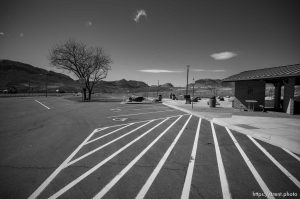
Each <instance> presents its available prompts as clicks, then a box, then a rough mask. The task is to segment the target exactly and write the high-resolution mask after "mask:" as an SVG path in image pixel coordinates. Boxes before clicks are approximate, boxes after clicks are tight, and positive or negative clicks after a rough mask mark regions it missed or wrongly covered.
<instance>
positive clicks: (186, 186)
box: [29, 114, 300, 199]
mask: <svg viewBox="0 0 300 199" xmlns="http://www.w3.org/2000/svg"><path fill="white" fill-rule="evenodd" d="M184 115H189V118H188V119H187V120H186V121H185V123H184V124H183V125H182V126H181V127H180V128H181V130H180V131H179V132H178V134H177V135H176V138H175V139H174V140H172V141H170V142H172V143H171V145H170V146H169V147H168V149H167V150H166V151H164V155H163V157H162V158H161V159H160V160H159V163H158V164H157V165H155V169H154V170H153V171H152V170H151V171H152V173H151V175H150V176H148V179H147V180H146V182H145V183H144V185H143V187H142V188H141V189H140V190H139V192H138V193H137V195H136V198H139V199H140V198H144V197H145V196H146V194H147V192H148V191H149V189H150V187H151V186H152V184H153V182H154V181H155V179H156V178H157V176H158V175H159V173H160V171H161V170H162V168H163V165H164V164H165V163H166V161H167V159H168V157H169V156H170V154H171V152H172V151H173V149H174V147H175V146H176V144H177V143H178V140H179V139H180V137H181V135H182V134H183V133H184V132H185V129H186V127H187V126H188V125H191V123H189V121H190V119H191V118H192V115H190V114H181V115H173V116H168V117H164V118H156V119H151V120H144V121H137V122H130V123H127V124H118V125H113V126H107V127H101V128H97V129H95V130H94V131H93V132H92V133H91V134H90V135H89V136H88V137H87V138H86V139H85V140H84V141H83V142H82V143H81V144H80V145H79V146H78V147H77V148H76V149H75V151H74V152H72V153H71V155H70V156H69V157H68V158H67V159H66V160H65V161H64V162H63V163H62V164H61V165H60V166H59V167H58V168H57V169H56V170H55V171H54V172H53V173H52V174H51V175H50V176H49V177H48V178H47V179H46V180H45V181H44V182H43V183H42V184H41V185H40V186H39V187H38V188H37V189H36V190H35V191H34V192H33V193H32V194H31V195H30V196H29V198H30V199H34V198H37V197H39V195H40V194H41V193H42V192H43V190H45V188H46V187H47V186H48V185H49V184H50V183H51V182H52V181H53V180H54V179H56V176H57V175H58V174H59V173H60V172H61V171H63V170H64V169H66V168H67V167H68V166H71V165H73V164H75V163H76V162H78V161H80V160H82V159H84V158H85V157H87V156H90V155H92V154H94V153H96V152H97V151H99V150H102V149H103V148H104V147H106V146H108V145H110V144H113V143H114V142H116V141H118V140H120V139H122V138H124V137H125V136H127V135H129V134H131V133H133V132H135V131H137V130H138V129H141V128H142V127H145V126H146V125H148V124H150V123H153V122H154V121H157V122H156V123H158V124H156V125H155V126H153V125H154V124H153V125H151V126H153V127H151V126H150V125H149V126H147V127H145V128H144V131H145V132H144V133H143V134H141V133H142V132H141V133H139V134H138V135H135V136H134V138H132V139H133V140H132V141H129V143H127V144H126V145H125V146H123V147H121V148H117V149H116V150H117V151H116V152H112V153H113V154H111V155H109V156H108V157H107V158H105V159H104V160H102V161H101V162H95V165H94V166H92V168H89V169H88V170H87V171H86V172H84V173H82V174H81V175H80V176H79V177H77V178H75V179H74V178H73V179H72V180H71V181H69V182H67V183H66V184H65V185H64V187H60V189H59V190H58V191H57V192H56V193H52V194H53V195H52V196H51V197H50V198H52V199H54V198H57V197H60V196H61V195H62V194H64V193H65V192H67V191H69V190H70V189H71V188H72V187H74V186H75V185H76V184H78V183H79V182H81V181H82V180H84V179H85V178H87V177H88V176H89V175H91V174H92V173H93V172H95V171H96V170H97V169H99V168H100V167H102V166H103V165H104V164H106V163H107V162H108V161H110V160H111V159H112V158H114V157H116V156H117V155H118V154H120V153H121V152H122V151H124V150H125V149H126V148H128V147H129V146H131V145H133V144H135V143H136V142H137V141H138V140H139V139H141V138H142V137H144V136H145V135H147V134H148V133H150V132H151V131H153V130H154V129H155V128H157V127H158V126H160V125H162V124H163V123H164V122H166V121H167V120H169V119H170V118H174V121H173V120H172V121H173V122H172V123H171V122H169V123H171V124H168V125H169V126H168V127H164V130H163V129H162V130H161V131H162V132H161V133H160V132H157V135H158V136H157V137H155V139H154V140H153V141H151V143H150V144H149V145H147V146H145V147H146V148H144V149H142V151H141V152H140V153H139V154H137V155H136V156H135V157H133V160H131V162H130V163H129V164H127V165H124V166H125V167H124V168H122V170H121V171H120V172H119V173H118V174H115V175H114V176H113V177H112V179H111V180H110V181H109V182H108V183H107V184H106V185H105V186H104V187H99V190H100V191H99V192H98V193H97V194H96V195H95V196H94V198H95V199H98V198H102V197H103V196H105V195H106V194H107V193H108V192H109V191H110V190H111V189H112V188H113V187H114V186H116V184H117V183H118V182H119V181H120V180H121V178H123V177H124V178H125V177H126V176H125V174H126V173H127V172H128V171H130V170H133V169H134V165H135V164H136V163H137V162H138V161H139V160H140V159H141V158H142V157H143V156H144V155H145V154H146V153H147V152H148V151H149V150H151V149H152V148H153V146H154V145H155V144H156V143H157V142H158V141H159V139H161V138H162V136H164V135H165V134H166V133H167V132H170V128H172V127H173V126H174V125H175V124H176V123H177V122H178V121H179V120H180V119H181V118H182V117H183V116H184ZM201 121H203V119H201V118H199V120H198V126H197V130H196V133H195V136H194V142H193V146H192V151H191V152H190V159H189V162H186V163H185V164H187V166H188V167H187V173H186V175H185V178H184V179H183V180H182V185H183V186H182V190H179V192H180V193H178V194H181V198H182V199H187V198H189V197H190V192H191V186H192V180H193V175H195V174H194V173H195V172H196V171H194V166H195V162H196V155H197V154H196V153H197V147H199V146H198V141H199V134H200V128H201ZM133 125H135V126H134V127H132V126H133ZM127 127H131V128H130V129H129V128H128V129H127ZM208 127H209V126H208ZM112 128H113V129H112ZM132 128H135V129H133V130H131V129H132ZM209 129H211V131H212V137H213V140H214V148H215V152H216V153H215V154H213V155H216V158H217V164H218V171H219V172H216V173H217V174H219V178H220V183H221V186H219V185H217V186H216V187H214V188H216V189H219V190H220V189H221V191H222V196H223V198H225V199H229V198H231V197H234V195H231V193H230V187H229V183H228V179H227V176H226V173H225V168H224V165H223V159H222V156H221V152H223V147H221V148H220V147H219V143H220V144H222V140H220V138H219V141H218V137H217V133H221V131H220V132H219V131H218V128H216V129H215V125H214V123H213V122H210V128H209ZM225 129H226V131H227V133H226V132H225V134H226V135H227V136H228V135H229V137H230V138H231V140H232V141H233V143H232V144H231V146H233V147H236V149H238V151H239V153H240V154H241V156H240V158H242V159H243V160H242V159H241V161H244V162H245V163H246V165H247V167H248V168H249V170H250V171H251V173H252V175H253V176H254V179H255V180H254V179H253V178H252V176H251V180H252V181H253V183H256V182H257V184H258V185H259V186H260V188H261V190H262V191H263V193H264V194H265V196H266V197H267V198H269V199H273V198H274V197H273V196H272V194H270V193H271V191H270V190H269V188H268V185H267V184H266V183H265V181H264V179H262V177H261V176H260V175H263V172H261V173H258V171H257V170H256V169H258V170H259V168H255V167H254V165H253V164H252V162H251V160H250V159H249V158H248V156H247V154H246V153H247V151H244V150H243V149H242V148H241V146H240V144H239V143H238V141H237V139H236V138H235V136H234V134H233V133H232V132H231V131H230V129H228V128H227V127H225ZM120 131H122V133H121V135H117V134H116V136H118V137H117V138H111V139H110V140H109V141H107V142H105V143H104V144H103V145H101V146H95V147H97V148H95V149H93V150H91V151H88V152H87V153H86V154H83V155H81V156H80V157H76V158H75V159H73V158H74V157H75V155H76V154H77V153H78V152H79V151H80V150H81V149H82V148H83V147H84V146H86V145H88V144H90V143H93V142H95V141H97V140H100V139H102V138H104V137H108V136H109V135H111V134H114V133H117V132H120ZM216 131H217V132H216ZM103 132H104V133H103ZM222 132H223V131H222ZM158 133H160V134H158ZM97 134H99V135H98V136H99V137H96V135H97ZM200 136H201V135H200ZM210 136H211V134H210ZM245 137H246V136H245ZM248 138H249V139H250V140H248V139H246V140H247V143H248V144H249V142H250V143H251V145H252V142H253V143H254V144H255V145H253V147H254V148H256V147H258V148H259V149H260V150H261V151H262V152H263V153H261V156H262V158H263V159H267V158H269V159H270V160H271V162H272V163H274V164H275V165H276V166H277V167H278V168H279V169H280V170H281V172H283V173H284V174H285V175H286V176H287V177H288V178H289V179H290V180H291V181H292V182H293V183H294V184H295V185H296V186H297V187H298V188H300V183H299V181H298V179H296V178H295V177H294V176H293V175H292V174H291V173H289V171H288V170H287V169H285V168H284V167H283V166H282V165H281V164H280V163H279V161H277V160H276V159H275V158H274V157H273V156H272V155H271V152H272V151H270V153H269V152H268V151H267V150H266V149H265V148H263V146H262V145H261V144H259V143H258V142H257V141H256V140H255V139H253V138H252V137H251V136H248ZM199 142H200V141H199ZM117 144H118V143H117ZM137 144H139V142H138V143H137ZM189 144H190V145H191V144H192V142H191V143H189ZM233 144H234V145H233ZM116 146H117V145H116ZM200 146H201V144H200ZM282 149H283V150H284V151H286V152H287V153H288V154H289V155H291V156H293V157H294V158H295V159H293V161H295V162H296V163H298V162H297V161H300V158H299V157H298V156H297V155H295V154H294V153H292V152H290V151H289V150H287V149H285V148H282ZM248 155H249V154H248ZM223 156H224V157H223V158H225V159H226V158H227V157H228V156H226V153H224V154H223ZM266 156H267V157H266ZM290 159H291V158H289V160H290ZM96 161H97V160H96ZM98 161H100V160H98ZM246 169H247V168H246ZM229 170H230V169H228V171H227V167H226V171H227V172H229ZM101 171H102V170H100V172H101ZM278 172H280V171H279V170H278ZM197 175H198V174H197ZM250 175H251V174H250ZM296 176H297V174H296ZM180 183H181V181H180ZM95 186H97V185H95ZM256 186H257V185H256ZM269 186H271V185H269ZM272 191H273V192H274V190H272ZM288 191H289V190H288ZM233 193H234V190H232V194H233ZM250 194H251V193H250Z"/></svg>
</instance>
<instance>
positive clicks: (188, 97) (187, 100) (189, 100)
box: [184, 95, 191, 104]
mask: <svg viewBox="0 0 300 199" xmlns="http://www.w3.org/2000/svg"><path fill="white" fill-rule="evenodd" d="M184 99H185V103H186V104H191V96H190V95H184Z"/></svg>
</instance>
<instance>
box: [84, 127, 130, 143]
mask: <svg viewBox="0 0 300 199" xmlns="http://www.w3.org/2000/svg"><path fill="white" fill-rule="evenodd" d="M131 125H133V123H129V124H127V125H125V126H123V127H121V128H118V129H116V130H114V131H112V132H109V133H106V134H104V135H101V136H100V137H97V138H94V139H92V140H90V141H88V142H87V143H85V145H87V144H90V143H92V142H95V141H96V140H100V139H102V138H104V137H106V136H109V135H111V134H113V133H115V132H118V131H120V130H122V129H124V128H126V127H128V126H131Z"/></svg>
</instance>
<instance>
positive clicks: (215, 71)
mask: <svg viewBox="0 0 300 199" xmlns="http://www.w3.org/2000/svg"><path fill="white" fill-rule="evenodd" d="M191 71H195V72H212V73H220V72H225V71H226V70H223V69H217V70H206V69H192V70H191Z"/></svg>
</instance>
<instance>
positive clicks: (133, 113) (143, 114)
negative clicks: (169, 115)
mask: <svg viewBox="0 0 300 199" xmlns="http://www.w3.org/2000/svg"><path fill="white" fill-rule="evenodd" d="M170 111H177V110H175V109H170V110H164V111H154V112H145V113H133V114H127V115H114V116H109V117H107V118H113V117H124V116H132V115H145V114H150V113H161V112H170Z"/></svg>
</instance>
